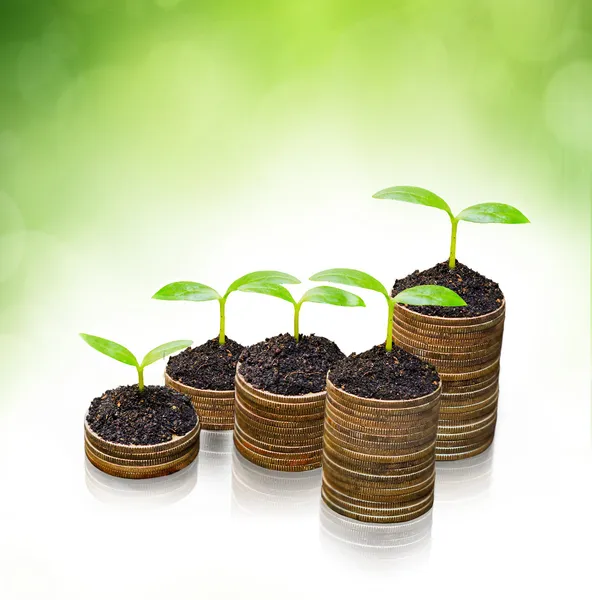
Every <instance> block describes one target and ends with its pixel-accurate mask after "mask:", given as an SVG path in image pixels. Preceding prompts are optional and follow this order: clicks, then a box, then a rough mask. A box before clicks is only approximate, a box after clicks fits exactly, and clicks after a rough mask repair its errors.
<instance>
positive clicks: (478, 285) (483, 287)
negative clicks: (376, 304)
mask: <svg viewBox="0 0 592 600" xmlns="http://www.w3.org/2000/svg"><path fill="white" fill-rule="evenodd" d="M416 285H443V286H444V287H447V288H450V289H451V290H453V291H455V292H456V293H457V294H458V295H459V296H460V297H461V298H462V299H463V300H464V301H465V302H466V303H467V305H466V306H409V307H408V308H409V309H410V310H413V311H414V312H417V313H421V314H422V315H431V316H434V317H477V316H479V315H486V314H487V313H490V312H492V311H494V310H495V309H496V308H499V306H500V304H501V302H502V300H503V298H504V295H503V294H502V291H501V290H500V288H499V285H498V284H497V283H495V282H494V281H491V279H487V277H483V275H481V274H479V273H477V271H473V269H469V267H467V266H465V265H463V264H461V263H459V262H458V261H457V262H456V267H455V268H454V269H453V270H450V269H449V268H448V261H446V262H443V263H438V264H437V265H436V266H435V267H432V268H431V269H427V270H426V271H414V272H413V273H411V275H407V277H405V278H403V279H397V281H395V285H394V287H393V291H392V295H393V296H396V295H397V294H398V293H399V292H402V291H403V290H404V289H406V288H409V287H413V286H416Z"/></svg>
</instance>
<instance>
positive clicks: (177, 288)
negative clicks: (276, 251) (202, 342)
mask: <svg viewBox="0 0 592 600" xmlns="http://www.w3.org/2000/svg"><path fill="white" fill-rule="evenodd" d="M284 283H300V280H298V279H296V277H293V276H292V275H288V273H282V272H281V271H254V272H253V273H248V274H247V275H243V276H242V277H239V278H238V279H237V280H236V281H233V282H232V283H231V284H230V285H229V286H228V289H227V290H226V293H225V294H224V295H221V294H219V293H218V292H217V291H216V290H215V289H214V288H211V287H209V286H207V285H204V284H203V283H196V282H195V281H176V282H175V283H169V284H168V285H165V286H164V287H163V288H161V289H160V290H158V292H156V294H154V296H152V297H153V298H155V299H156V300H186V301H190V302H206V301H208V300H218V303H219V305H220V332H219V334H218V341H219V342H220V345H223V344H224V343H226V301H227V300H228V296H230V294H232V292H238V291H247V290H243V289H242V288H243V287H244V286H247V285H250V286H253V285H257V284H261V285H263V284H270V285H278V284H284ZM248 291H253V290H248ZM286 291H287V290H286Z"/></svg>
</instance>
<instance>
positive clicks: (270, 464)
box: [234, 437, 321, 472]
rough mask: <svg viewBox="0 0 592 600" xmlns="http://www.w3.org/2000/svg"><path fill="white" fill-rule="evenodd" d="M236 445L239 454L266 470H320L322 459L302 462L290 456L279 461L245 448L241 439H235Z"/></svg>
mask: <svg viewBox="0 0 592 600" xmlns="http://www.w3.org/2000/svg"><path fill="white" fill-rule="evenodd" d="M234 445H235V447H236V449H237V450H238V452H239V453H240V454H241V455H242V456H243V457H244V458H246V459H247V460H248V461H250V462H252V463H253V464H255V465H257V466H259V467H263V468H264V469H272V470H274V471H291V472H296V471H310V470H312V469H318V468H319V467H320V466H321V459H320V457H319V458H318V459H310V460H301V459H294V458H292V457H290V456H288V457H287V458H286V459H283V460H277V459H272V458H268V457H266V456H262V455H260V454H258V453H256V452H252V451H251V450H249V449H248V448H247V447H246V446H244V445H243V444H242V443H241V441H240V440H239V439H237V438H236V437H235V438H234Z"/></svg>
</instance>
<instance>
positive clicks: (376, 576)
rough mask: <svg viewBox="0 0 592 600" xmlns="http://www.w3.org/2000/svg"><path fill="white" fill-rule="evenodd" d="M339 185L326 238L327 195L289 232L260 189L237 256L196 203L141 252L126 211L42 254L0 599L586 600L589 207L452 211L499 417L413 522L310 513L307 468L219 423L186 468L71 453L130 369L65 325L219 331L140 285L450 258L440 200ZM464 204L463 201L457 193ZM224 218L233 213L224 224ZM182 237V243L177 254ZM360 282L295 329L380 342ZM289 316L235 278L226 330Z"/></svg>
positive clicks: (14, 438) (22, 369)
mask: <svg viewBox="0 0 592 600" xmlns="http://www.w3.org/2000/svg"><path fill="white" fill-rule="evenodd" d="M384 179H386V177H384ZM387 183H388V180H387ZM364 186H366V187H368V182H365V183H364ZM374 187H376V186H375V185H374V186H372V185H370V186H369V188H370V189H372V188H374ZM366 195H367V194H366ZM366 195H365V196H364V197H366ZM350 196H351V197H350ZM350 196H348V197H347V198H345V199H344V200H342V201H341V200H340V204H339V206H340V212H338V213H336V217H335V218H336V221H337V223H336V226H337V228H338V231H339V237H338V238H337V239H336V238H335V237H332V236H331V235H330V233H329V232H328V231H327V230H326V229H325V225H323V223H326V220H327V218H328V216H329V215H330V214H332V210H335V209H336V207H337V202H333V201H331V200H327V202H326V203H322V202H319V203H318V204H314V203H310V206H308V205H307V206H306V210H304V209H303V208H302V209H301V210H300V211H297V210H294V212H293V215H292V213H290V212H289V204H288V208H286V207H284V209H285V210H286V211H288V214H291V216H292V217H293V220H292V222H291V227H292V228H293V229H292V230H293V231H301V230H302V229H303V228H304V227H306V224H307V223H309V224H310V223H312V224H313V225H312V229H313V230H314V231H316V232H317V233H319V234H321V235H320V237H319V239H318V242H317V241H313V240H312V239H307V238H306V237H305V236H299V235H287V234H286V231H285V230H278V229H274V228H270V226H269V224H270V223H273V222H274V219H275V220H276V222H278V219H280V216H278V215H279V214H274V210H275V209H274V207H273V206H272V205H271V204H269V205H265V207H264V210H263V212H261V213H259V216H260V217H261V219H257V218H254V217H256V216H257V213H255V214H254V217H253V219H252V221H251V225H250V227H251V230H250V233H249V237H248V239H246V238H241V237H240V235H239V238H238V239H242V240H244V244H245V245H244V251H241V252H239V253H238V255H237V254H236V252H230V250H223V251H222V252H221V253H220V254H211V253H210V254H208V253H200V252H201V251H203V247H202V246H201V245H200V244H201V242H200V240H199V237H197V238H196V237H195V236H194V235H193V234H192V232H194V231H195V228H196V224H195V223H193V222H191V220H189V219H188V220H187V222H185V223H183V224H182V225H181V228H180V229H179V227H177V229H176V230H170V231H169V229H168V228H167V227H166V220H165V221H163V230H162V231H161V240H160V241H161V243H162V248H163V250H162V252H150V251H149V249H148V247H147V242H146V239H147V238H148V237H149V234H150V231H147V232H146V231H144V232H140V231H135V232H129V229H128V233H127V234H126V235H127V237H126V236H124V228H123V226H122V227H121V229H117V227H116V226H114V229H113V231H112V232H111V233H112V235H111V236H109V238H108V239H99V238H89V239H86V238H84V237H83V236H82V235H81V237H80V240H79V242H75V243H74V244H73V246H71V247H64V248H62V247H61V246H59V245H57V244H56V245H55V248H52V253H51V255H50V256H51V260H52V262H51V265H48V267H47V268H48V272H47V274H45V273H33V274H32V276H31V277H32V279H31V290H32V291H35V290H39V287H38V286H39V285H42V282H43V278H42V276H43V275H47V276H48V277H49V276H50V275H51V281H52V285H53V286H54V288H53V289H56V290H57V291H56V292H55V293H53V294H48V295H45V296H44V295H43V294H32V295H31V302H30V305H28V306H30V309H31V312H30V314H31V319H30V321H29V323H28V329H27V335H15V336H6V338H5V340H4V341H5V342H6V343H10V344H11V345H12V346H11V347H12V349H13V351H12V353H11V357H10V358H9V359H8V360H7V362H6V364H5V368H6V371H5V376H4V380H5V382H6V385H5V388H4V389H5V391H6V393H7V396H6V399H7V400H6V406H5V408H4V409H3V412H2V420H1V425H0V429H1V430H0V439H1V440H2V453H1V454H0V472H1V473H2V481H3V485H2V494H1V495H0V504H1V509H2V510H1V512H0V515H1V519H2V521H1V527H2V529H1V534H0V596H2V598H8V599H10V600H12V598H59V599H60V600H63V599H66V598H76V599H80V598H84V599H85V600H93V599H95V598H109V599H111V600H116V599H119V598H122V599H124V598H127V599H132V598H142V599H146V600H148V599H152V598H154V599H156V598H158V599H161V598H165V597H166V598H173V597H175V595H176V594H178V595H179V597H181V596H183V597H196V598H229V597H232V596H235V597H240V598H257V599H262V598H270V599H271V598H273V599H277V598H299V599H301V598H317V597H324V598H335V597H356V596H357V597H363V598H368V597H371V596H373V595H380V596H381V597H394V596H397V597H416V598H421V597H430V598H438V599H441V598H454V599H456V600H458V599H459V598H474V597H479V598H489V597H500V596H502V594H503V595H508V596H519V595H523V596H524V597H543V596H548V595H554V596H555V597H564V598H577V597H584V596H586V592H585V590H586V587H587V572H588V570H589V557H590V553H589V540H590V534H591V533H592V529H591V517H590V497H591V496H590V492H591V487H592V486H591V478H590V472H591V471H590V469H591V466H592V465H591V460H590V458H591V457H590V440H589V438H590V436H589V429H590V413H589V364H590V359H589V343H588V342H589V340H588V338H589V331H590V328H589V296H588V292H589V285H588V284H589V281H588V278H587V274H586V273H584V270H583V262H584V261H583V259H582V257H586V256H588V255H589V252H588V230H587V223H585V222H583V221H577V222H576V221H573V222H571V221H570V222H566V223H562V222H559V223H557V222H555V223H551V222H545V211H544V210H543V209H539V207H538V206H537V204H536V202H535V201H534V200H530V201H528V200H525V201H524V202H522V203H521V202H519V201H516V199H514V198H507V201H513V202H514V203H516V204H518V205H519V206H520V207H521V208H522V209H523V210H524V212H525V213H527V214H528V216H529V217H530V219H531V220H532V221H533V225H531V226H526V227H506V228H502V229H500V228H499V227H498V228H496V227H495V226H483V227H479V226H470V225H466V226H465V224H463V225H462V228H461V231H460V233H459V254H460V257H461V260H462V259H463V258H464V257H465V256H472V257H473V258H472V259H465V260H467V262H469V264H470V265H471V266H472V267H473V268H476V269H478V270H480V271H482V272H483V273H485V274H487V275H489V276H490V277H492V278H493V279H495V280H497V281H499V282H500V284H501V285H502V288H503V290H504V292H505V295H506V298H507V301H508V314H507V326H506V335H505V340H504V350H503V354H502V375H501V397H500V413H499V421H498V429H497V436H496V442H495V446H494V447H493V449H492V450H491V451H489V452H488V453H487V454H486V455H484V456H482V457H479V458H478V459H476V460H473V461H467V462H465V463H457V464H451V465H442V466H439V467H438V476H437V483H436V504H435V507H434V510H433V512H432V513H431V514H430V515H429V516H428V517H427V518H426V519H423V520H421V521H420V522H418V523H415V524H410V525H408V526H406V527H402V526H391V527H384V528H378V527H375V528H364V527H362V526H356V525H355V524H352V523H350V522H347V521H344V520H343V519H340V518H338V517H336V516H335V515H333V514H331V513H328V512H327V511H326V510H321V504H320V497H319V493H318V490H319V485H320V481H319V475H318V473H316V474H311V475H307V476H297V477H294V478H290V477H286V476H276V475H275V474H273V473H271V474H270V473H266V472H264V471H261V470H260V469H257V468H255V467H252V466H250V465H245V464H244V461H241V460H240V459H239V458H238V457H237V456H234V455H233V453H232V452H231V453H225V452H224V450H225V444H224V443H220V442H219V441H218V442H217V443H216V444H214V446H212V443H213V440H212V439H210V440H209V441H208V442H206V441H205V440H204V444H203V449H202V452H201V453H200V456H199V459H198V462H197V464H196V465H194V466H193V467H191V468H189V469H187V470H186V471H185V472H182V473H179V474H178V475H175V476H173V477H170V478H167V479H165V480H155V481H153V482H143V483H138V482H135V483H134V482H125V481H121V480H114V479H111V478H109V477H107V476H104V475H102V474H101V473H99V472H97V471H96V470H95V469H93V468H92V467H91V466H90V465H87V464H85V459H84V455H83V444H82V419H83V415H84V412H85V411H86V408H87V406H88V403H89V402H90V400H91V399H92V398H93V397H94V396H96V395H98V394H100V393H101V392H102V391H103V390H104V389H107V388H109V387H114V386H116V385H118V384H122V383H127V382H131V381H133V378H134V372H133V369H131V368H128V367H126V366H124V365H121V364H119V363H115V362H113V361H110V360H109V359H107V358H106V357H103V356H100V355H99V354H97V353H95V352H93V351H92V350H90V349H89V348H87V347H86V346H85V345H84V344H83V342H81V341H80V340H79V339H78V338H77V336H76V334H77V332H79V331H87V332H88V333H94V334H97V335H103V336H106V337H110V338H113V339H116V340H117V341H119V342H121V343H123V344H124V345H127V346H128V347H130V349H131V350H132V351H137V352H138V353H139V354H141V353H142V352H143V351H145V350H146V349H148V348H150V347H153V346H155V345H157V344H158V343H162V342H164V341H166V340H170V339H176V338H183V337H193V338H194V339H195V340H196V342H201V341H203V340H205V339H206V338H207V337H211V336H213V335H214V333H215V327H216V306H215V304H210V305H206V304H203V305H193V304H190V303H187V304H184V303H175V304H173V303H165V302H156V301H152V300H150V295H151V294H152V293H153V292H154V291H155V290H156V289H158V288H159V287H160V286H161V285H163V284H165V283H167V282H169V281H173V280H175V279H178V278H185V279H197V280H201V281H203V282H205V283H210V284H212V285H214V286H220V287H223V286H224V285H225V284H227V282H229V281H230V280H231V279H233V278H234V277H235V276H238V275H241V274H242V273H244V272H247V271H249V270H253V269H258V268H281V269H284V270H287V271H289V272H293V273H294V274H295V275H298V276H300V277H301V278H302V279H303V280H305V279H306V277H307V276H308V275H309V274H312V273H313V272H315V271H317V270H321V269H324V268H329V267H334V266H350V267H354V268H362V269H365V270H367V271H369V272H371V273H373V274H374V275H375V276H377V277H380V278H382V279H383V280H384V281H385V283H387V284H390V283H392V281H393V280H394V278H395V277H397V276H403V275H405V274H406V273H408V272H410V271H411V270H413V269H414V268H416V267H419V268H425V267H428V266H430V265H431V264H433V263H434V262H435V261H436V259H437V257H440V256H442V257H443V256H444V255H445V250H446V246H447V241H446V239H445V238H446V233H447V227H446V225H445V222H444V224H442V222H441V221H440V217H441V218H442V219H445V217H444V216H443V215H442V216H441V215H439V214H436V215H431V214H430V215H429V216H428V214H427V213H426V212H425V211H422V209H420V208H417V207H406V206H402V205H396V206H395V205H394V204H393V203H378V202H376V203H375V202H372V201H369V202H366V204H364V205H363V206H360V201H359V197H360V190H352V191H351V194H350ZM491 196H492V197H487V196H486V195H485V196H484V197H481V198H480V200H481V201H489V200H494V199H495V197H494V196H495V193H494V191H492V192H491ZM470 200H471V199H470V198H468V197H465V198H460V199H459V201H458V202H457V205H458V206H457V207H459V206H462V205H465V204H469V203H470ZM436 212H437V211H436ZM422 221H424V222H425V225H424V226H423V227H425V229H422V225H421V222H422ZM279 222H285V221H279ZM183 228H185V229H183ZM235 228H238V223H236V224H231V225H229V228H228V230H226V231H225V233H224V239H232V238H231V236H232V235H234V234H236V233H237V231H238V229H237V230H236V231H235ZM420 231H421V232H422V236H423V237H421V238H420V237H419V232H420ZM568 231H569V232H570V233H569V234H568ZM128 234H129V235H128ZM432 234H433V238H431V239H428V238H427V237H425V236H427V235H430V236H431V235H432ZM192 235H193V237H191V236H192ZM145 238H146V239H145ZM122 240H125V242H126V244H127V245H126V246H125V252H123V251H122V247H121V246H118V245H117V244H118V241H119V242H121V241H122ZM345 240H355V241H351V242H349V243H346V242H345ZM426 240H427V243H425V242H426ZM499 240H503V248H502V249H501V250H499V251H497V252H496V251H495V249H494V247H495V244H496V243H497V242H498V241H499ZM269 244H271V247H272V248H274V252H273V256H272V257H271V260H269V256H268V255H267V254H266V248H267V247H268V245H269ZM177 247H180V248H181V250H185V252H180V253H179V255H178V258H177V260H175V261H171V260H170V257H171V256H172V253H173V252H176V250H173V248H177ZM275 249H277V252H276V251H275ZM438 249H440V250H438ZM147 256H150V266H148V265H147V262H146V261H147V258H146V257H147ZM56 257H57V258H59V260H56ZM266 257H267V258H266ZM138 265H145V266H143V267H138ZM39 277H41V279H39ZM558 281H561V282H562V284H561V285H558V284H557V283H556V282H558ZM40 282H41V283H40ZM56 282H57V283H59V284H60V285H61V287H59V286H58V285H57V284H56ZM302 289H304V286H302ZM363 295H364V297H365V299H366V300H367V304H368V308H367V309H365V310H364V309H332V308H329V307H323V306H306V307H305V308H304V310H303V313H302V323H301V327H302V330H303V331H304V332H311V331H315V332H316V333H318V334H323V335H326V336H328V337H332V338H334V339H335V340H336V341H337V342H338V343H339V344H340V346H341V347H342V349H343V350H344V351H346V352H351V351H353V350H364V349H366V348H368V347H369V346H371V345H372V344H374V343H378V342H380V341H381V339H382V338H383V335H384V332H383V330H384V323H383V321H384V307H383V302H382V301H381V299H380V298H379V297H378V296H377V295H373V294H372V293H364V294H363ZM557 307H568V310H567V311H565V310H561V312H559V311H556V310H555V309H556V308H557ZM289 310H290V308H289V306H288V305H284V304H283V303H281V302H280V301H275V300H273V299H269V298H259V297H255V296H251V295H239V294H237V295H235V296H234V297H233V298H232V299H231V301H230V302H229V307H228V333H229V335H230V336H231V337H233V338H234V339H238V340H240V341H242V342H244V343H252V342H255V341H257V340H258V339H260V338H262V337H264V336H266V335H273V334H275V333H277V332H278V331H280V330H286V329H288V327H289V324H290V322H291V317H290V313H289ZM66 357H68V358H67V359H66ZM26 358H29V359H30V360H31V361H32V362H31V365H29V364H24V361H25V359H26ZM162 368H163V365H162V364H160V365H158V364H157V365H155V366H154V367H153V368H152V369H148V370H147V374H146V375H147V381H148V382H150V383H155V382H158V381H161V380H162ZM227 442H228V440H227ZM226 445H227V444H226Z"/></svg>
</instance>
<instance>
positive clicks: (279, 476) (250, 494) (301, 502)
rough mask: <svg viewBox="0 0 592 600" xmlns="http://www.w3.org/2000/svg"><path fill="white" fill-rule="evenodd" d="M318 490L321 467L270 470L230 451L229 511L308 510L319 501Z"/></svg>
mask: <svg viewBox="0 0 592 600" xmlns="http://www.w3.org/2000/svg"><path fill="white" fill-rule="evenodd" d="M320 490H321V469H315V470H314V471H305V472H303V473H285V472H282V471H272V470H270V469H263V468H262V467H258V466H257V465H254V464H253V463H251V462H249V461H248V460H247V459H246V458H243V457H242V456H241V455H240V454H239V453H238V451H237V450H236V449H235V450H234V452H233V455H232V507H233V514H234V513H235V512H237V513H239V514H248V515H268V514H270V513H275V514H281V515H284V514H286V515H288V514H289V515H294V514H295V513H300V514H302V513H310V511H311V509H312V510H314V507H315V505H316V503H317V502H318V501H319V498H320V494H321V492H320Z"/></svg>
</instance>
